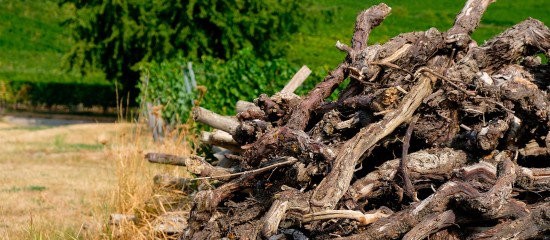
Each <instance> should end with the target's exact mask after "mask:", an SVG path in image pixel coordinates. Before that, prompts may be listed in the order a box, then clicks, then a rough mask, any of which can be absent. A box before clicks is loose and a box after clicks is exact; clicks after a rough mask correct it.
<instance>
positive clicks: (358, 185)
mask: <svg viewBox="0 0 550 240" xmlns="http://www.w3.org/2000/svg"><path fill="white" fill-rule="evenodd" d="M492 2H494V0H468V1H467V2H466V3H465V6H464V8H463V9H462V10H461V12H460V13H459V14H458V15H457V17H456V19H455V22H454V25H453V26H452V27H451V28H450V29H448V30H447V31H443V32H442V31H439V30H437V29H435V28H430V29H428V30H426V31H418V32H410V33H402V34H400V35H398V36H395V37H394V38H392V39H390V40H388V41H387V42H385V43H382V44H373V45H368V46H367V41H368V37H369V35H370V33H371V31H372V30H373V29H374V28H375V27H376V26H378V25H379V24H381V22H382V21H383V20H384V19H385V18H386V17H387V16H388V15H389V13H390V10H391V9H390V8H389V7H388V6H387V5H385V4H379V5H375V6H372V7H371V8H369V9H367V10H365V11H363V12H361V13H360V14H359V15H358V17H357V19H356V25H355V29H354V32H353V37H352V41H351V44H350V46H348V45H346V44H344V43H341V42H337V43H336V47H337V48H338V49H339V50H341V51H344V52H346V53H347V56H346V58H345V59H344V60H343V61H342V63H341V64H340V65H338V67H337V68H335V70H334V71H332V72H330V73H329V74H328V76H327V77H326V78H325V79H324V80H323V81H322V82H320V83H318V84H317V85H316V86H315V88H314V89H312V90H311V91H310V92H309V93H308V94H307V95H306V96H304V97H300V96H297V95H295V94H293V93H292V92H293V91H294V90H295V89H296V87H297V86H299V85H300V84H301V82H302V81H303V80H304V79H305V77H307V74H306V71H302V70H301V71H300V72H298V73H297V74H296V75H295V78H293V79H292V80H291V81H290V83H289V85H287V87H285V88H284V89H283V90H281V92H279V93H276V94H275V95H273V96H268V95H266V94H261V95H260V96H258V98H257V99H255V100H254V103H245V102H239V103H238V106H237V108H238V112H239V113H238V114H237V115H236V116H235V117H232V116H231V117H230V116H220V115H218V114H215V113H212V112H210V111H208V110H206V109H201V108H199V107H197V108H196V109H195V111H194V117H195V119H196V120H197V121H199V122H202V123H205V124H207V125H210V126H212V127H214V128H216V129H219V130H215V131H213V132H211V133H204V134H203V136H202V138H201V139H202V141H203V142H204V143H207V144H210V145H215V146H219V147H223V148H226V149H229V150H230V151H229V150H216V151H219V152H216V153H214V155H215V158H216V159H215V160H214V161H210V159H208V158H207V157H199V156H189V157H178V156H172V155H163V154H148V155H147V156H146V158H147V159H148V160H149V161H150V162H154V163H163V164H175V165H180V166H186V167H187V169H188V171H190V172H191V173H193V174H196V175H197V177H195V178H192V179H186V178H176V177H170V176H167V175H158V176H157V177H155V183H156V186H157V187H159V188H165V189H167V188H168V189H170V188H171V189H177V190H178V191H181V192H185V193H189V195H190V196H191V197H192V198H193V200H192V202H193V204H192V209H191V211H190V212H189V217H188V219H187V220H188V222H187V227H186V228H185V231H184V232H181V231H180V232H177V231H174V232H176V233H177V234H180V236H181V239H221V238H228V239H260V238H266V239H307V238H312V239H327V238H333V237H342V238H344V239H399V238H403V239H426V238H429V239H508V238H509V239H525V238H540V237H541V236H544V234H547V233H548V231H550V224H549V221H547V220H548V219H550V216H548V215H549V212H548V210H547V209H548V208H549V206H548V203H549V200H548V199H550V198H549V197H550V170H549V169H550V163H549V162H548V161H546V158H547V157H548V156H549V155H550V150H549V149H550V133H549V132H550V97H549V96H548V94H547V91H548V88H549V86H550V83H549V82H548V76H550V74H549V73H550V70H549V68H548V64H547V63H543V61H542V60H541V58H540V57H539V56H540V54H544V55H546V56H547V57H548V56H549V55H550V30H549V29H548V28H547V27H546V26H544V24H543V23H542V22H540V21H538V20H535V19H527V20H525V21H523V22H520V23H518V24H516V25H515V26H513V27H511V28H509V29H507V30H505V31H504V32H502V33H501V34H499V35H497V36H495V37H494V38H492V39H490V40H489V41H486V42H485V43H483V44H482V45H481V46H478V44H477V43H476V42H475V41H473V40H472V39H471V37H470V35H471V34H472V33H473V32H474V30H475V28H476V27H477V26H478V25H479V22H480V19H481V18H482V16H483V13H484V12H485V11H486V10H487V9H488V7H489V5H490V4H491V3H492ZM302 73H303V74H302ZM346 79H349V80H350V81H349V84H348V85H347V86H344V89H343V90H342V91H341V92H340V93H339V95H338V98H337V100H335V101H328V100H326V99H327V98H328V97H330V96H331V95H332V94H333V91H334V89H335V88H336V87H338V86H339V85H340V84H341V83H342V82H343V81H344V80H346ZM413 116H414V117H413ZM409 152H411V153H409ZM392 159H393V160H392ZM216 160H218V161H216ZM216 163H217V164H216ZM222 166H224V167H222ZM198 182H200V183H202V185H201V186H203V187H200V189H199V190H197V189H194V188H193V187H189V186H196V185H193V184H192V183H198ZM204 186H208V187H204ZM193 191H195V192H193ZM403 196H406V197H407V198H406V199H405V200H406V201H403ZM409 200H413V201H412V202H411V201H409ZM178 221H179V220H178ZM176 222H177V221H176ZM479 226H483V227H479ZM182 230H183V229H182Z"/></svg>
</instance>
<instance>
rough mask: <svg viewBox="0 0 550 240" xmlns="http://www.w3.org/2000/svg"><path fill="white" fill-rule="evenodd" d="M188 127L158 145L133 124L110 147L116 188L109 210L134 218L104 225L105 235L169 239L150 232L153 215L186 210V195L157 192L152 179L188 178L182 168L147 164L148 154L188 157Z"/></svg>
mask: <svg viewBox="0 0 550 240" xmlns="http://www.w3.org/2000/svg"><path fill="white" fill-rule="evenodd" d="M187 126H189V125H182V126H179V128H178V129H176V130H174V131H172V132H169V133H168V134H167V136H166V137H165V140H164V141H163V142H162V143H159V142H154V141H153V138H152V133H151V132H150V131H149V129H147V127H146V125H145V124H143V123H140V124H136V127H135V128H134V129H133V131H132V132H130V133H128V134H125V135H122V136H120V138H119V139H118V142H117V143H116V144H114V145H113V146H112V147H111V156H112V158H113V159H115V160H116V164H117V166H116V176H117V185H116V190H115V191H114V193H113V210H114V212H116V213H121V214H125V215H135V216H136V219H135V221H122V222H120V223H119V224H116V225H112V224H109V225H107V226H108V227H107V228H106V231H105V233H106V235H108V236H109V238H113V239H172V238H171V236H166V235H163V234H162V233H160V232H158V231H155V230H154V220H155V219H156V217H157V216H159V215H162V214H164V213H166V212H169V211H181V210H183V211H185V210H187V209H188V208H189V200H188V196H187V195H186V193H185V192H182V191H178V190H166V189H164V190H163V189H158V188H156V187H155V186H154V183H153V178H154V176H155V175H157V174H168V175H171V176H176V177H190V176H189V173H188V172H187V171H186V169H185V168H184V167H176V166H167V165H158V164H151V163H148V162H147V161H146V160H145V159H144V155H145V154H146V153H148V152H159V153H168V154H174V155H189V154H191V153H193V152H194V150H193V149H192V148H191V146H190V145H191V144H189V141H190V140H191V141H195V140H194V138H193V136H192V135H191V134H190V131H189V128H188V127H187Z"/></svg>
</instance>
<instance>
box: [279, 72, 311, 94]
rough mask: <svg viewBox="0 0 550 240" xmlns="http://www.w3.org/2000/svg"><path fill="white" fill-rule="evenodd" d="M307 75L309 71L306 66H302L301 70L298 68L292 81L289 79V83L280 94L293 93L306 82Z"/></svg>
mask: <svg viewBox="0 0 550 240" xmlns="http://www.w3.org/2000/svg"><path fill="white" fill-rule="evenodd" d="M309 74H311V69H309V68H308V67H307V66H306V65H304V66H302V68H300V70H298V72H297V73H296V74H294V76H293V77H292V79H290V81H289V82H288V83H287V84H286V85H285V87H284V88H283V90H281V92H282V93H294V91H296V89H297V88H298V87H300V86H301V85H302V83H303V82H304V81H305V80H306V78H307V77H308V76H309Z"/></svg>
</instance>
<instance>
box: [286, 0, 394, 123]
mask: <svg viewBox="0 0 550 240" xmlns="http://www.w3.org/2000/svg"><path fill="white" fill-rule="evenodd" d="M390 10H391V8H390V7H388V6H387V5H386V4H383V3H381V4H378V5H376V6H373V7H370V8H369V9H367V10H365V11H363V12H361V13H360V14H359V16H357V23H356V26H355V33H354V35H353V39H352V43H353V44H352V47H353V49H354V50H355V51H358V50H361V49H364V48H365V47H366V45H367V40H368V36H369V33H370V31H371V30H372V29H373V28H375V27H376V26H378V25H379V24H380V23H382V21H383V20H384V18H386V16H388V15H389V14H390ZM350 55H354V54H350ZM352 58H353V57H351V56H350V59H352ZM347 66H348V63H346V62H344V63H342V64H340V65H339V66H338V67H337V68H336V69H335V70H334V71H332V72H331V73H330V74H329V75H328V76H327V77H326V78H325V79H324V80H323V82H321V83H319V84H317V85H316V86H315V88H314V89H313V90H311V91H310V92H309V94H308V95H307V96H306V97H305V98H304V99H303V100H302V101H301V102H300V104H298V105H297V106H296V107H294V109H293V110H292V115H291V118H290V119H289V120H288V123H287V125H286V126H287V127H289V128H292V129H298V130H303V129H304V128H305V127H306V126H307V124H308V122H309V118H310V114H311V112H312V111H313V110H314V109H316V108H317V107H318V106H319V105H320V103H321V102H322V101H323V99H325V98H327V97H329V96H330V94H332V92H333V91H334V89H336V87H337V86H338V85H339V84H340V83H341V82H342V81H344V79H346V77H347V74H346V73H345V72H346V71H345V70H346V68H347Z"/></svg>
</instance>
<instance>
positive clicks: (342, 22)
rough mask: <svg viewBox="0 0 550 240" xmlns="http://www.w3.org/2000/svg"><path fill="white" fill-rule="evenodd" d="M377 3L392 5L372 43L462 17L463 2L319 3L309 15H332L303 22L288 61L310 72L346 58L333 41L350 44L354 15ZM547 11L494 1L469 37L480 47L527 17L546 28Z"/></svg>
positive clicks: (531, 4) (442, 26)
mask: <svg viewBox="0 0 550 240" xmlns="http://www.w3.org/2000/svg"><path fill="white" fill-rule="evenodd" d="M380 2H384V3H386V4H387V5H388V6H390V7H391V8H392V12H391V14H390V16H389V17H388V18H386V20H384V22H383V23H382V25H381V26H379V27H377V28H376V29H375V30H374V31H373V33H372V34H371V36H370V38H369V42H371V43H374V42H379V43H383V42H385V41H386V40H388V39H390V38H391V37H394V36H397V35H398V34H399V33H403V32H411V31H425V30H427V29H429V28H430V27H435V28H437V29H438V30H440V31H445V30H447V29H448V28H450V27H451V26H452V24H453V22H454V18H455V16H456V14H458V13H459V12H460V10H461V9H462V7H463V5H464V3H465V2H466V1H464V0H431V1H399V0H385V1H381V0H367V1H354V0H340V1H330V0H319V1H316V2H315V3H314V4H313V5H312V6H310V9H311V11H315V12H319V11H322V10H326V11H332V12H333V14H332V16H331V17H327V19H331V20H332V21H327V22H318V23H314V24H313V23H307V22H305V23H304V28H303V30H302V31H301V33H299V34H297V35H296V37H295V38H294V42H293V44H292V45H291V49H290V51H289V54H288V59H289V60H291V61H292V62H293V63H295V64H306V65H308V66H310V67H312V68H313V69H316V68H318V67H324V68H328V69H332V68H334V67H335V66H337V64H338V63H340V62H341V61H342V59H343V58H344V57H345V54H344V53H341V52H339V51H338V50H337V49H336V48H335V47H334V44H335V43H336V41H338V40H339V41H341V42H343V43H349V42H350V41H351V36H352V35H353V28H354V24H355V17H356V16H357V14H358V13H359V12H360V11H361V10H364V9H366V8H368V7H369V6H372V5H375V4H378V3H380ZM549 8H550V2H547V1H540V0H528V1H513V0H498V1H496V2H495V3H493V4H491V5H490V6H489V9H488V11H487V12H486V14H485V15H484V16H483V19H482V22H481V25H480V26H479V28H478V29H477V30H476V32H475V33H474V34H473V38H474V39H475V40H476V41H478V43H480V44H481V43H483V41H484V40H487V39H489V38H491V37H492V36H495V35H496V34H498V33H500V32H502V31H503V30H504V29H506V28H509V27H511V26H513V25H514V24H516V23H519V22H520V21H522V20H525V19H527V18H528V17H533V18H537V19H539V20H541V21H543V22H544V23H545V24H547V25H548V24H550V15H548V9H549Z"/></svg>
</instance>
